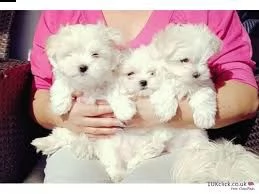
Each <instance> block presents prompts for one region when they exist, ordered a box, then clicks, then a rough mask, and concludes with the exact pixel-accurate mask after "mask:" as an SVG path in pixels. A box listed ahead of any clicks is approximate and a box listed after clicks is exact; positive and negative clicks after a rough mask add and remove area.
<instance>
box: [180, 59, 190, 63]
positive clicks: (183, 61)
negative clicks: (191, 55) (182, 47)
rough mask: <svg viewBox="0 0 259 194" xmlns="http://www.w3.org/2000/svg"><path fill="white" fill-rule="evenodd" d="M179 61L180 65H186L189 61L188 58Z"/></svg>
mask: <svg viewBox="0 0 259 194" xmlns="http://www.w3.org/2000/svg"><path fill="white" fill-rule="evenodd" d="M180 61H181V63H188V62H189V61H190V60H189V59H188V58H184V59H181V60H180Z"/></svg>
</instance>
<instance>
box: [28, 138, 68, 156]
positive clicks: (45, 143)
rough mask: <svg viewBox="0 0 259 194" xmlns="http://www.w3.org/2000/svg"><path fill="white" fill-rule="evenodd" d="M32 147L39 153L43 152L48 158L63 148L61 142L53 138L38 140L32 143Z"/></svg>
mask: <svg viewBox="0 0 259 194" xmlns="http://www.w3.org/2000/svg"><path fill="white" fill-rule="evenodd" d="M31 145H33V146H34V147H35V148H36V152H37V153H39V152H42V154H43V155H47V156H48V155H51V154H53V153H55V152H56V151H57V150H58V149H60V148H61V147H62V146H63V144H62V143H61V142H59V141H58V140H57V139H55V138H53V137H51V136H47V137H42V138H36V139H34V140H33V141H32V142H31Z"/></svg>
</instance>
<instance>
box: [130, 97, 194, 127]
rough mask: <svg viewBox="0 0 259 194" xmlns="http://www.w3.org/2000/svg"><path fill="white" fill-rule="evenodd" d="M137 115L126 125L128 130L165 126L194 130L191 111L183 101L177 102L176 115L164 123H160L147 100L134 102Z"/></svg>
mask: <svg viewBox="0 0 259 194" xmlns="http://www.w3.org/2000/svg"><path fill="white" fill-rule="evenodd" d="M136 105H137V114H136V115H135V116H134V118H133V119H132V120H130V121H128V122H127V123H126V127H129V128H134V127H138V128H149V127H154V126H156V125H160V124H163V125H167V126H169V127H172V128H179V129H180V128H195V126H194V124H193V119H192V110H191V108H190V106H189V103H188V100H186V99H183V100H182V101H180V102H179V106H178V109H177V112H176V115H175V116H174V117H173V118H172V119H171V120H169V121H168V122H166V123H161V121H160V119H159V118H158V117H157V116H156V115H155V112H154V109H153V108H152V105H151V103H150V101H149V99H148V98H139V99H138V100H137V101H136Z"/></svg>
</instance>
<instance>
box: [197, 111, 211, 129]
mask: <svg viewBox="0 0 259 194" xmlns="http://www.w3.org/2000/svg"><path fill="white" fill-rule="evenodd" d="M193 120H194V124H195V125H196V126H197V127H199V128H202V129H209V128H211V127H213V126H214V125H215V115H214V114H209V113H207V112H206V111H195V112H194V113H193Z"/></svg>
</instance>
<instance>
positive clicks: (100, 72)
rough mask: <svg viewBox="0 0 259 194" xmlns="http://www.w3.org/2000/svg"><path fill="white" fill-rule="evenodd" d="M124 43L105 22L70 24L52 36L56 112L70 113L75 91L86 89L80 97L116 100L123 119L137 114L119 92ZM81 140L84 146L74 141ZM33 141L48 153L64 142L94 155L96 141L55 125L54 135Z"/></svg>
mask: <svg viewBox="0 0 259 194" xmlns="http://www.w3.org/2000/svg"><path fill="white" fill-rule="evenodd" d="M120 43H121V34H120V33H119V32H118V31H117V30H115V29H113V28H108V27H106V26H104V25H102V24H98V25H94V24H88V25H82V24H76V25H67V26H63V27H61V28H60V30H59V31H58V32H57V33H56V34H54V35H52V36H50V37H49V39H48V40H47V43H46V54H47V56H48V59H49V61H50V63H51V65H52V67H53V77H54V82H53V85H52V87H51V89H50V102H51V103H50V104H51V109H52V110H53V112H54V113H56V114H58V115H63V114H65V113H67V112H68V111H69V110H70V109H71V106H72V93H73V92H74V91H82V92H84V94H85V95H84V97H82V98H81V99H80V100H82V101H84V103H88V104H94V103H95V102H96V100H97V99H106V100H107V101H108V102H109V103H110V104H111V105H114V104H115V107H112V108H113V110H114V113H115V115H116V116H117V117H118V118H119V119H121V120H127V119H129V118H131V117H132V115H134V114H135V111H136V110H135V109H134V106H131V104H126V103H125V98H124V97H123V95H117V94H118V92H116V89H117V87H116V86H115V83H116V79H117V73H116V69H117V66H118V65H119V63H120V55H121V54H120V51H119V50H118V49H117V46H118V45H119V44H120ZM126 102H129V103H130V101H126ZM120 103H121V104H122V105H120ZM121 109H124V111H121ZM116 110H118V112H117V111H116ZM127 110H128V111H127ZM121 112H123V113H124V114H121ZM78 141H79V142H81V144H83V145H84V146H81V144H80V143H72V142H78ZM32 145H34V146H35V147H36V148H37V151H42V152H43V154H46V155H49V154H52V153H54V152H55V151H57V150H58V149H60V148H61V147H63V146H67V145H70V146H72V145H73V146H72V149H73V150H74V151H75V153H76V155H77V156H79V157H89V158H91V157H93V149H92V147H93V146H92V142H91V141H90V140H89V141H88V138H87V136H86V135H85V134H80V133H74V132H72V131H70V130H68V129H64V128H55V129H53V131H52V134H51V135H50V136H48V137H44V138H37V139H35V140H33V142H32ZM81 148H82V149H85V150H82V149H81Z"/></svg>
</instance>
